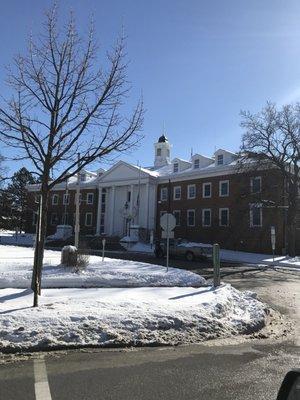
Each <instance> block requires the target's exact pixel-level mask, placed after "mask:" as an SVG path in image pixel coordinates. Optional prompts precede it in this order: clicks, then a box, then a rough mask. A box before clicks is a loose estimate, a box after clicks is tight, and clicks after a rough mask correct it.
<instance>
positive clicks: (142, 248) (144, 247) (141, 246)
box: [130, 242, 154, 253]
mask: <svg viewBox="0 0 300 400" xmlns="http://www.w3.org/2000/svg"><path fill="white" fill-rule="evenodd" d="M130 251H135V252H137V253H139V252H141V253H153V252H154V245H153V246H152V248H151V245H150V244H149V243H141V242H137V243H135V244H134V245H132V246H131V247H130Z"/></svg>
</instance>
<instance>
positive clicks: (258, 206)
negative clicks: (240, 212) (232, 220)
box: [250, 203, 263, 228]
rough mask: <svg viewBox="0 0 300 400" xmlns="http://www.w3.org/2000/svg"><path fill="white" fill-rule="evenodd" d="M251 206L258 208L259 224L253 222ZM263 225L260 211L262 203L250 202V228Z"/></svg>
mask: <svg viewBox="0 0 300 400" xmlns="http://www.w3.org/2000/svg"><path fill="white" fill-rule="evenodd" d="M253 208H258V209H259V210H260V225H254V224H253ZM262 226H263V213H262V205H261V204H259V205H257V204H253V203H252V204H250V228H262Z"/></svg>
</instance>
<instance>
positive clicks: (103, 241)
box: [102, 239, 106, 262]
mask: <svg viewBox="0 0 300 400" xmlns="http://www.w3.org/2000/svg"><path fill="white" fill-rule="evenodd" d="M105 242H106V240H105V239H102V262H103V261H104V253H105Z"/></svg>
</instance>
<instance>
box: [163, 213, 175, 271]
mask: <svg viewBox="0 0 300 400" xmlns="http://www.w3.org/2000/svg"><path fill="white" fill-rule="evenodd" d="M160 226H161V227H162V229H163V231H162V235H161V237H162V238H166V239H167V249H166V251H167V262H166V267H167V272H168V271H169V253H170V238H173V237H174V232H173V229H174V228H175V226H176V218H175V217H174V215H173V214H170V213H166V214H164V215H162V216H161V218H160Z"/></svg>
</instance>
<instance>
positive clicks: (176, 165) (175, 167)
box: [173, 163, 179, 173]
mask: <svg viewBox="0 0 300 400" xmlns="http://www.w3.org/2000/svg"><path fill="white" fill-rule="evenodd" d="M178 170H179V165H178V163H174V165H173V172H175V173H176V172H178Z"/></svg>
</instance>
